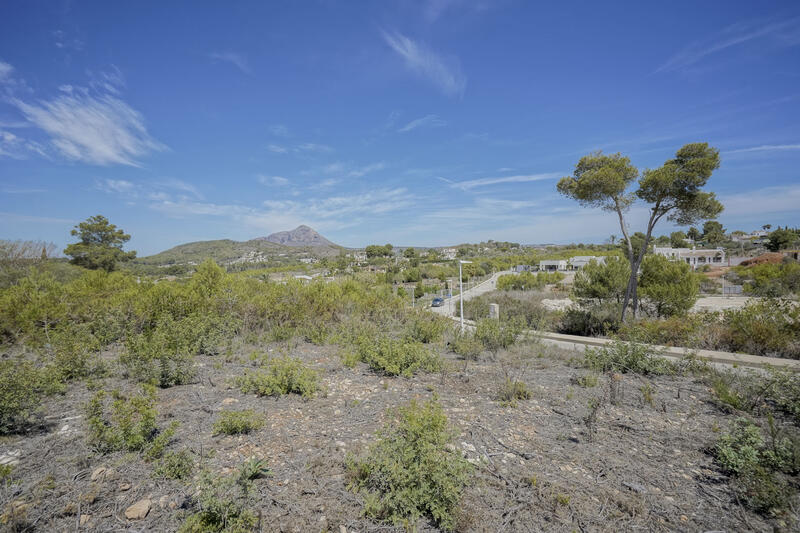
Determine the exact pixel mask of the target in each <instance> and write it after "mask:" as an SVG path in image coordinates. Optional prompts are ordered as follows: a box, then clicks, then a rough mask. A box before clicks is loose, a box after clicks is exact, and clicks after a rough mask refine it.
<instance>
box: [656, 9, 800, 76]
mask: <svg viewBox="0 0 800 533" xmlns="http://www.w3.org/2000/svg"><path fill="white" fill-rule="evenodd" d="M760 39H773V40H774V41H775V42H776V43H777V45H778V46H780V47H787V46H795V45H798V44H800V17H794V18H791V19H788V20H771V21H764V20H761V21H756V22H751V21H746V22H739V23H737V24H733V25H731V26H728V27H727V28H725V29H723V30H721V31H719V32H717V33H716V34H714V35H713V36H711V37H709V38H708V39H705V40H702V41H697V42H694V43H692V44H690V45H689V46H687V47H686V48H684V49H683V50H681V51H680V52H678V53H677V54H675V55H673V56H672V57H670V58H669V59H668V60H667V61H666V62H665V63H664V64H663V65H661V66H660V67H658V68H657V69H656V70H655V73H660V72H672V71H678V70H683V69H685V68H687V67H690V66H692V65H694V64H695V63H698V62H699V61H701V60H703V59H705V58H707V57H709V56H711V55H714V54H717V53H719V52H722V51H725V50H727V49H729V48H733V47H736V46H740V45H744V44H745V43H748V42H751V41H757V40H760Z"/></svg>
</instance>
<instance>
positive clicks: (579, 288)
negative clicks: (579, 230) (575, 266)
mask: <svg viewBox="0 0 800 533" xmlns="http://www.w3.org/2000/svg"><path fill="white" fill-rule="evenodd" d="M630 276H631V265H630V263H629V262H628V260H627V259H625V258H624V257H615V256H610V257H606V259H605V261H604V262H603V263H598V262H597V261H595V260H594V259H592V260H591V261H589V264H588V265H586V266H584V267H583V268H582V269H580V270H579V271H578V272H576V273H575V279H574V281H573V284H572V297H573V298H575V299H576V300H577V301H579V302H581V303H582V304H583V305H592V304H603V303H615V304H621V303H622V298H623V296H624V295H625V289H626V288H627V286H628V279H629V278H630Z"/></svg>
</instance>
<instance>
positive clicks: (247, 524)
mask: <svg viewBox="0 0 800 533" xmlns="http://www.w3.org/2000/svg"><path fill="white" fill-rule="evenodd" d="M244 469H246V470H247V475H243V472H244ZM253 489H254V487H253V481H252V463H250V464H246V465H244V466H243V469H240V471H239V472H237V474H236V475H231V476H227V477H220V476H219V475H218V474H216V473H214V472H209V471H207V470H204V471H203V472H202V473H201V474H200V479H199V481H198V483H197V485H196V487H195V492H194V494H195V495H194V499H195V502H194V504H195V507H196V511H195V512H194V513H192V514H190V515H189V516H188V517H187V518H186V520H185V521H184V522H183V524H181V527H180V528H179V529H178V532H179V533H211V532H213V533H251V532H252V531H253V530H254V529H255V527H256V525H257V524H258V517H257V515H256V514H255V512H253V510H252V509H251V508H250V507H252V506H253V505H254V504H255V501H254V498H253Z"/></svg>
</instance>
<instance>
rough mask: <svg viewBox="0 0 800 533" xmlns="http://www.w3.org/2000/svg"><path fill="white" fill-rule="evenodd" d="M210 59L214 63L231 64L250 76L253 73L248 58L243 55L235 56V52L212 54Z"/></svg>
mask: <svg viewBox="0 0 800 533" xmlns="http://www.w3.org/2000/svg"><path fill="white" fill-rule="evenodd" d="M209 57H210V58H211V59H212V60H214V61H224V62H226V63H230V64H231V65H233V66H235V67H236V68H238V69H239V70H241V71H242V72H243V73H245V74H248V75H249V74H252V73H253V70H252V69H251V68H250V64H249V63H248V62H247V58H245V57H244V56H243V55H241V54H235V53H233V52H212V53H211V54H209Z"/></svg>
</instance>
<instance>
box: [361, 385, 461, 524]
mask: <svg viewBox="0 0 800 533" xmlns="http://www.w3.org/2000/svg"><path fill="white" fill-rule="evenodd" d="M452 440H453V432H452V431H451V430H450V429H449V428H448V426H447V417H446V416H445V414H444V411H443V410H442V407H441V406H440V405H439V403H438V402H437V401H436V400H431V401H428V402H425V403H418V402H417V401H416V400H412V401H411V403H410V404H408V405H406V406H403V407H400V408H398V409H397V410H396V412H395V418H394V419H393V420H392V422H390V423H389V424H388V425H387V426H386V427H384V429H383V430H382V431H381V432H380V433H379V434H378V440H377V442H376V443H375V444H373V445H372V446H371V447H370V449H369V452H368V454H367V455H366V457H363V458H361V459H354V458H352V457H350V458H348V465H347V466H348V471H349V473H350V476H351V482H350V488H351V489H353V490H356V491H363V493H364V495H365V508H364V513H365V514H366V515H367V516H370V517H372V518H375V519H378V520H385V521H388V522H391V523H392V524H395V525H400V524H405V525H406V526H408V527H413V524H414V523H415V522H416V521H417V520H418V519H419V518H421V517H423V516H428V517H430V518H431V519H432V520H433V522H434V523H435V524H436V525H437V526H438V527H440V528H441V529H444V530H451V529H453V526H454V521H455V512H456V506H457V505H458V502H459V500H460V497H461V492H462V489H463V487H464V485H465V484H466V482H467V480H468V478H469V475H470V472H471V470H472V465H470V464H469V463H468V462H467V461H466V460H464V459H463V458H462V457H461V456H460V455H459V454H458V453H457V452H454V451H451V450H450V449H448V444H450V443H451V441H452Z"/></svg>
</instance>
